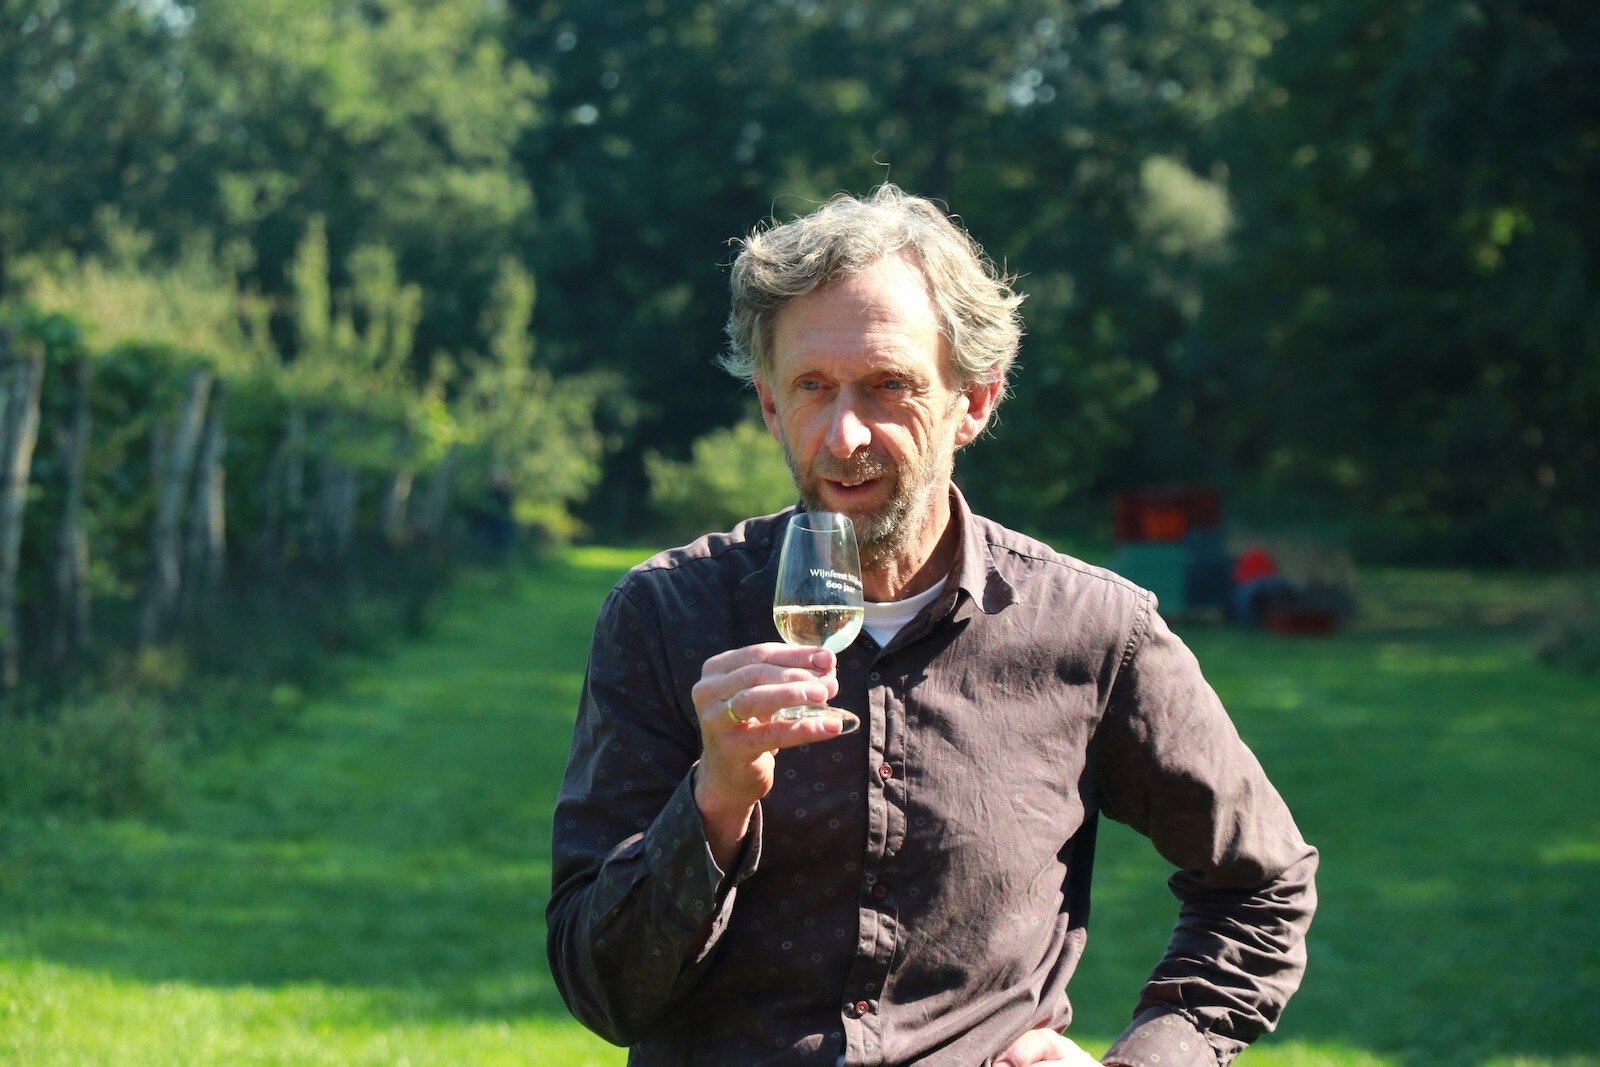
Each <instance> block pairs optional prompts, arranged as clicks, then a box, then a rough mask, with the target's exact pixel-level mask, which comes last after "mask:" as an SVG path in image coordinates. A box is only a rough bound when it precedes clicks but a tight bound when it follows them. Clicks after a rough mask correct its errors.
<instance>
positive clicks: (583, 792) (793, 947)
mask: <svg viewBox="0 0 1600 1067" xmlns="http://www.w3.org/2000/svg"><path fill="white" fill-rule="evenodd" d="M952 502H953V506H954V508H955V513H956V521H957V522H959V523H960V525H961V549H960V553H959V556H958V560H957V563H956V569H955V571H954V573H953V575H952V580H951V581H949V582H947V583H946V591H945V593H944V594H943V595H942V596H941V597H940V598H939V599H938V600H937V601H936V602H935V603H934V604H933V605H932V606H930V607H929V608H927V609H925V610H924V611H923V612H922V614H921V615H919V616H918V617H917V618H916V619H915V620H913V621H912V622H911V623H910V624H908V625H907V626H906V627H905V628H904V629H903V630H902V631H901V632H900V633H899V635H898V636H896V637H895V638H894V639H893V640H892V641H891V642H890V644H889V646H888V647H887V648H879V647H877V646H876V645H875V644H874V642H873V641H872V639H871V638H870V637H868V636H867V635H865V634H863V635H862V636H861V637H859V638H857V640H856V642H855V643H854V644H853V645H852V646H851V647H850V648H848V649H846V650H845V651H844V652H843V653H841V654H840V657H839V683H840V688H839V696H838V698H837V699H836V700H835V701H834V703H836V704H837V705H839V706H841V707H845V708H849V709H850V710H852V711H854V712H856V713H857V714H858V715H860V716H861V720H862V724H863V726H862V729H861V730H860V731H859V732H857V733H854V734H849V735H845V736H843V737H840V738H836V739H834V740H831V741H827V742H824V743H820V744H815V745H809V746H803V747H801V748H797V749H788V750H785V751H783V752H780V753H779V754H778V762H777V783H776V785H775V786H774V787H773V790H772V792H771V793H770V794H769V795H768V796H767V797H766V798H765V799H764V800H763V801H762V802H761V804H760V806H759V807H758V809H757V814H756V819H755V821H754V823H753V826H752V830H751V839H750V841H749V842H748V844H747V846H746V849H745V852H744V854H743V857H742V858H741V860H740V862H739V863H738V865H737V867H736V869H735V870H733V871H730V872H726V873H725V872H722V871H720V870H718V868H717V866H716V864H715V863H714V862H713V861H712V858H711V855H710V850H709V848H708V846H707V844H706V840H705V833H704V830H703V828H702V826H701V824H700V819H699V813H698V810H697V808H696V807H695V803H694V797H693V792H692V788H691V777H692V773H693V770H694V766H695V761H696V760H697V758H698V757H699V754H700V735H699V729H698V722H697V720H696V716H695V710H694V704H693V701H692V699H691V696H690V690H691V688H692V687H693V685H694V684H695V682H696V681H697V680H698V679H699V677H700V671H701V667H702V665H703V664H704V662H705V660H706V659H707V658H709V657H710V656H712V655H714V654H716V653H718V652H721V651H723V650H725V649H730V648H735V647H741V646H744V645H750V644H755V643H757V642H762V641H772V640H776V639H777V632H776V630H775V628H774V626H773V622H772V591H773V586H774V582H775V575H776V567H777V545H778V537H779V533H780V531H781V530H782V526H783V517H782V516H777V517H768V518H762V519H753V520H751V521H749V522H746V523H742V524H741V525H740V526H739V527H738V528H736V529H735V530H734V531H733V532H732V533H731V534H718V535H713V536H710V537H707V538H702V539H701V540H699V541H697V542H695V543H694V544H693V545H690V546H688V547H686V548H682V549H678V550H674V551H671V552H666V553H663V554H661V555H659V556H656V557H655V558H654V559H651V560H649V561H648V562H646V563H644V564H641V565H640V566H639V567H637V568H635V569H634V570H633V571H631V572H630V573H629V574H628V575H627V576H626V577H625V578H623V579H622V581H621V582H619V583H618V585H617V586H616V588H615V589H614V590H613V591H612V593H611V595H610V597H609V598H608V599H607V601H606V604H605V606H604V608H603V610H602V612H601V615H600V621H599V623H598V625H597V627H596V632H595V637H594V644H593V647H592V650H591V654H590V660H589V667H588V674H587V679H586V682H585V685H584V690H583V698H582V704H581V706H580V708H579V712H578V720H577V726H576V731H575V733H574V736H573V743H572V753H571V757H570V761H569V764H568V768H567V774H566V780H565V781H564V782H563V784H562V788H561V794H560V798H559V801H558V804H557V807H556V813H555V820H554V871H553V892H552V895H551V899H550V906H549V911H548V916H547V918H548V922H549V952H550V962H551V966H552V969H553V972H554V974H555V978H556V982H557V984H558V986H559V987H560V989H561V992H562V995H563V996H564V997H565V999H566V1001H567V1004H568V1006H569V1007H570V1008H571V1009H572V1011H573V1013H574V1014H575V1015H577V1017H578V1018H579V1019H580V1020H582V1021H583V1022H584V1023H585V1024H586V1025H588V1026H589V1027H591V1028H592V1029H593V1030H595V1031H596V1032H597V1033H599V1034H600V1035H602V1036H603V1037H605V1038H607V1039H608V1040H611V1041H613V1042H616V1043H617V1044H625V1045H630V1046H631V1047H632V1051H631V1054H630V1056H629V1063H630V1064H638V1065H649V1067H656V1065H663V1067H665V1065H694V1067H742V1065H750V1064H772V1065H777V1064H818V1065H825V1067H831V1065H833V1064H834V1063H836V1062H840V1058H841V1056H842V1057H843V1059H842V1062H844V1063H847V1064H852V1065H854V1064H895V1065H898V1064H937V1065H947V1064H948V1065H955V1064H968V1065H978V1064H986V1063H988V1062H989V1061H990V1059H991V1058H992V1057H993V1056H995V1055H998V1054H999V1053H1000V1052H1001V1051H1003V1050H1004V1049H1005V1048H1006V1047H1007V1046H1008V1045H1009V1044H1010V1043H1011V1042H1012V1041H1013V1040H1015V1039H1016V1038H1017V1037H1018V1036H1019V1035H1020V1034H1022V1033H1023V1032H1024V1031H1027V1030H1029V1029H1033V1028H1036V1027H1041V1026H1049V1027H1053V1028H1056V1029H1060V1028H1063V1027H1065V1026H1066V1025H1067V1023H1068V1022H1070V1021H1071V1017H1072V1010H1071V1006H1070V1005H1069V1003H1068V1000H1067V993H1066V990H1067V982H1068V980H1069V979H1070V978H1071V977H1072V973H1073V970H1074V969H1075V968H1076V966H1077V963H1078V960H1079V958H1080V957H1081V955H1082V952H1083V946H1084V939H1085V936H1086V928H1085V924H1086V921H1087V916H1088V901H1089V892H1088V890H1089V885H1088V876H1089V861H1090V859H1091V858H1092V855H1093V828H1094V817H1095V815H1096V813H1098V812H1104V813H1105V814H1106V815H1108V816H1110V817H1111V818H1114V819H1118V820H1120V821H1122V822H1125V823H1128V824H1129V825H1131V826H1133V827H1134V828H1135V829H1137V830H1139V831H1140V832H1141V833H1143V834H1145V835H1147V836H1148V837H1149V838H1150V839H1151V841H1152V842H1154V844H1155V846H1156V848H1157V849H1158V850H1159V851H1160V853H1161V854H1162V855H1163V856H1164V857H1166V859H1168V860H1169V861H1170V862H1171V863H1173V864H1174V865H1175V866H1176V867H1177V868H1178V869H1179V870H1178V873H1177V874H1175V875H1174V876H1173V877H1172V879H1171V886H1172V889H1173V892H1174V893H1175V894H1176V896H1177V897H1178V900H1179V916H1178V922H1177V926H1176V929H1175V931H1174V933H1173V937H1172V941H1171V943H1170V945H1169V947H1168V949H1167V953H1166V955H1165V957H1164V958H1163V959H1162V960H1161V961H1160V962H1159V964H1157V966H1156V968H1155V971H1154V973H1153V974H1152V975H1151V978H1150V980H1149V983H1148V984H1147V985H1146V986H1145V988H1144V991H1143V995H1142V996H1141V997H1140V999H1139V1001H1138V1005H1137V1007H1136V1008H1135V1018H1134V1023H1133V1025H1132V1026H1130V1028H1129V1029H1128V1031H1127V1032H1126V1033H1124V1035H1123V1036H1122V1038H1121V1039H1119V1041H1118V1042H1117V1044H1116V1045H1115V1046H1113V1048H1112V1050H1111V1051H1110V1052H1109V1053H1108V1054H1107V1057H1106V1059H1107V1062H1119V1063H1128V1064H1135V1065H1143V1064H1157V1063H1159V1064H1160V1065H1161V1067H1179V1065H1189V1064H1195V1065H1200V1064H1204V1065H1208V1067H1209V1065H1214V1064H1217V1063H1219V1062H1221V1063H1226V1062H1227V1061H1228V1060H1229V1059H1231V1058H1232V1056H1233V1055H1234V1054H1235V1053H1237V1052H1238V1050H1239V1049H1241V1048H1243V1047H1244V1046H1245V1045H1246V1044H1247V1043H1248V1042H1250V1041H1251V1040H1252V1039H1253V1038H1255V1037H1256V1036H1257V1035H1259V1034H1260V1033H1261V1032H1263V1031H1264V1030H1267V1029H1270V1028H1271V1027H1272V1026H1273V1024H1274V1023H1275V1021H1276V1019H1277V1017H1278V1014H1279V1012H1280V1011H1281V1010H1282V1008H1283V1004H1284V1002H1285V1001H1286V1000H1287V999H1288V998H1289V995H1290V994H1291V993H1292V992H1293V991H1294V989H1295V988H1296V987H1297V986H1298V984H1299V981H1300V976H1301V973H1302V971H1303V969H1304V966H1305V950H1304V937H1305V931H1306V928H1307V926H1308V925H1309V924H1310V921H1311V913H1312V910H1313V908H1314V906H1315V900H1314V890H1313V888H1312V875H1313V872H1314V870H1315V868H1316V852H1315V850H1314V849H1312V848H1311V847H1310V846H1308V845H1307V844H1306V843H1305V841H1304V840H1302V839H1301V836H1300V834H1299V832H1298V830H1296V828H1295V825H1294V821H1293V819H1292V818H1291V817H1290V815H1289V812H1288V810H1287V809H1286V808H1285V806H1284V804H1283V801H1282V800H1281V799H1280V798H1279V796H1278V794H1277V792H1276V791H1275V790H1274V789H1273V787H1272V785H1271V784H1270V783H1269V782H1268V781H1267V778H1266V776H1265V774H1263V773H1262V770H1261V767H1260V765H1259V764H1258V763H1257V762H1256V760H1255V758H1254V756H1253V755H1252V754H1251V753H1250V751H1249V749H1248V748H1246V747H1245V745H1244V744H1243V743H1242V742H1241V741H1240V740H1239V737H1238V734H1237V733H1236V732H1235V731H1234V728H1233V725H1232V724H1231V722H1230V721H1229V720H1228V717H1227V715H1226V713H1225V712H1224V711H1223V709H1222V706H1221V704H1220V703H1219V701H1218V700H1217V697H1216V695H1215V694H1214V693H1213V692H1212V690H1211V688H1210V687H1209V686H1208V685H1207V684H1206V683H1205V681H1204V680H1203V679H1202V677H1201V674H1200V670H1199V667H1198V666H1197V664H1196V663H1195V660H1194V657H1193V656H1192V655H1191V654H1190V652H1189V651H1188V649H1187V648H1186V647H1184V645H1183V644H1182V643H1181V642H1180V641H1179V640H1178V639H1177V638H1176V637H1175V636H1173V634H1172V633H1171V632H1170V631H1169V630H1168V629H1167V627H1166V625H1165V624H1164V623H1163V622H1162V620H1161V618H1160V616H1159V615H1158V614H1157V613H1156V605H1155V601H1154V598H1153V597H1152V596H1151V595H1150V594H1149V593H1147V592H1144V591H1142V590H1140V589H1138V588H1136V587H1135V586H1133V585H1131V584H1130V583H1128V582H1127V581H1124V580H1123V579H1121V578H1119V577H1117V576H1115V575H1113V574H1111V573H1109V572H1107V571H1104V570H1100V569H1098V568H1095V567H1090V566H1088V565H1086V564H1084V563H1080V562H1078V561H1076V560H1073V559H1071V558H1068V557H1066V556H1063V555H1060V554H1059V553H1056V552H1054V551H1053V550H1051V549H1050V548H1048V547H1047V546H1045V545H1043V544H1040V543H1038V542H1036V541H1033V540H1030V539H1028V538H1025V537H1023V536H1021V535H1019V534H1016V533H1013V532H1011V531H1009V530H1006V529H1005V528H1003V527H1001V526H998V525H997V524H995V523H992V522H989V521H988V520H986V519H983V518H980V517H977V516H974V515H972V514H971V512H970V511H969V510H968V509H967V507H966V505H965V503H964V501H962V500H961V498H960V494H959V493H954V494H952ZM1132 992H1133V991H1132V990H1130V991H1129V994H1130V999H1131V998H1132Z"/></svg>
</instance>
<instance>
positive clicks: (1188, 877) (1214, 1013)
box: [1092, 594, 1317, 1067]
mask: <svg viewBox="0 0 1600 1067" xmlns="http://www.w3.org/2000/svg"><path fill="white" fill-rule="evenodd" d="M1092 754H1093V757H1094V765H1095V767H1096V768H1097V769H1096V774H1095V784H1096V788H1097V790H1098V792H1099V795H1100V801H1101V806H1102V808H1103V810H1104V811H1105V812H1106V814H1107V815H1109V816H1111V817H1112V818H1114V819H1117V820H1118V821H1120V822H1124V823H1127V824H1128V825H1130V826H1132V827H1133V828H1134V829H1136V830H1138V831H1139V832H1140V833H1142V834H1144V835H1145V836H1147V837H1149V838H1150V840H1151V842H1152V843H1153V844H1154V845H1155V847H1156V850H1157V851H1158V852H1160V853H1161V855H1162V856H1163V857H1165V858H1166V859H1167V860H1168V861H1169V862H1171V863H1172V864H1173V865H1174V866H1176V867H1177V868H1178V871H1177V873H1176V874H1174V875H1173V876H1172V878H1171V879H1170V882H1169V885H1170V887H1171V889H1172V892H1173V894H1174V896H1176V897H1177V899H1178V904H1179V907H1178V921H1177V925H1176V927H1175V929H1174V930H1173V934H1172V939H1171V941H1170V942H1169V943H1168V946H1167V951H1166V954H1165V955H1164V957H1163V958H1162V960H1161V961H1160V963H1159V964H1157V966H1156V968H1155V970H1154V972H1153V973H1152V974H1151V975H1150V978H1149V981H1148V982H1147V983H1146V985H1145V987H1144V990H1143V994H1142V995H1141V997H1140V1000H1139V1005H1138V1007H1137V1008H1136V1009H1135V1013H1134V1020H1133V1023H1132V1025H1131V1026H1130V1027H1129V1028H1128V1029H1127V1030H1126V1031H1125V1032H1124V1033H1123V1035H1122V1036H1121V1037H1120V1038H1119V1039H1118V1040H1117V1042H1116V1043H1115V1044H1113V1045H1112V1047H1111V1049H1110V1050H1109V1051H1108V1052H1107V1053H1106V1055H1105V1058H1104V1059H1105V1062H1106V1063H1108V1064H1123V1065H1128V1067H1145V1065H1152V1067H1153V1065H1156V1064H1159V1065H1160V1067H1173V1065H1182V1067H1190V1065H1194V1067H1200V1065H1205V1067H1211V1065H1216V1064H1223V1065H1225V1064H1227V1063H1228V1062H1230V1061H1231V1060H1232V1059H1233V1058H1234V1056H1236V1055H1237V1054H1238V1053H1239V1051H1240V1050H1242V1049H1243V1048H1245V1047H1246V1046H1247V1045H1248V1044H1249V1043H1250V1042H1251V1041H1253V1040H1255V1038H1257V1037H1258V1036H1260V1035H1261V1034H1262V1033H1265V1032H1267V1031H1269V1030H1271V1029H1272V1028H1273V1027H1274V1026H1275V1025H1276V1024H1277V1021H1278V1017H1279V1016H1280V1014H1281V1013H1282V1011H1283V1007H1284V1004H1285V1003H1286V1002H1287V1001H1288V999H1289V997H1290V996H1291V995H1292V994H1293V993H1294V991H1295V990H1296V989H1297V988H1298V987H1299V984H1300V979H1301V976H1302V975H1303V974H1304V971H1305V965H1306V952H1305V936H1306V931H1307V929H1308V928H1309V926H1310V924H1311V916H1312V912H1313V911H1314V910H1315V908H1316V889H1315V885H1314V881H1313V878H1314V875H1315V872H1316V867H1317V852H1316V850H1315V849H1314V848H1312V847H1311V846H1310V845H1308V844H1306V842H1305V840H1304V839H1303V838H1302V837H1301V836H1300V832H1299V830H1298V829H1297V828H1296V826H1295V824H1294V819H1293V817H1292V816H1291V815H1290V814H1289V810H1288V807H1287V806H1286V805H1285V804H1284V802H1283V799H1282V797H1280V796H1279V795H1278V792H1277V790H1276V789H1274V788H1273V786H1272V783H1271V782H1269V781H1268V780H1267V776H1266V774H1265V772H1264V771H1263V770H1262V769H1261V765H1260V763H1258V762H1257V760H1256V758H1255V756H1254V754H1253V753H1251V751H1250V749H1249V748H1247V747H1246V746H1245V744H1244V742H1243V741H1242V740H1240V738H1239V735H1238V733H1237V731H1236V730H1235V729H1234V726H1233V723H1232V722H1231V721H1230V720H1229V718H1228V716H1227V713H1226V712H1225V711H1224V710H1223V708H1222V704H1221V701H1220V700H1218V698H1217V696H1216V694H1215V693H1214V692H1213V691H1212V689H1211V687H1210V686H1209V685H1208V684H1207V683H1206V682H1205V680H1204V679H1203V678H1202V676H1201V673H1200V668H1199V664H1198V663H1197V662H1196V661H1195V658H1194V656H1193V654H1192V653H1191V652H1190V651H1189V650H1188V648H1187V647H1186V646H1185V645H1184V644H1183V643H1182V642H1181V641H1179V640H1178V638H1177V637H1176V636H1175V635H1173V633H1172V632H1171V631H1170V630H1169V629H1168V628H1167V626H1166V624H1165V623H1164V622H1163V621H1162V620H1161V617H1160V616H1159V615H1158V614H1157V613H1156V611H1155V604H1154V598H1152V597H1149V595H1148V594H1145V595H1144V597H1143V600H1142V606H1141V608H1140V609H1139V614H1138V619H1137V622H1136V625H1135V627H1134V635H1133V637H1132V639H1131V640H1130V642H1129V646H1128V651H1127V654H1126V656H1125V659H1124V663H1123V667H1122V669H1121V670H1120V671H1119V673H1118V677H1117V679H1116V681H1115V682H1114V683H1113V686H1112V691H1111V694H1110V698H1109V700H1108V702H1107V707H1106V714H1105V716H1104V718H1103V719H1102V721H1101V724H1100V726H1099V728H1098V729H1097V731H1096V733H1095V738H1094V741H1093V742H1092Z"/></svg>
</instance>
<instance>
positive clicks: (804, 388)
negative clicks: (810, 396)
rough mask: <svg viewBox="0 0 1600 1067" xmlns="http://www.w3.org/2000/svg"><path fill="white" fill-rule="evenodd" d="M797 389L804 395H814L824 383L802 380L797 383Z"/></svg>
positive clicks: (809, 379)
mask: <svg viewBox="0 0 1600 1067" xmlns="http://www.w3.org/2000/svg"><path fill="white" fill-rule="evenodd" d="M795 388H796V389H799V390H800V391H801V392H803V393H814V392H816V391H817V390H818V389H821V388H822V383H821V382H819V381H817V380H816V379H815V378H801V379H800V380H799V381H798V382H796V383H795Z"/></svg>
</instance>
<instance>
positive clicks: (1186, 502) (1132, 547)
mask: <svg viewBox="0 0 1600 1067" xmlns="http://www.w3.org/2000/svg"><path fill="white" fill-rule="evenodd" d="M1113 508H1114V510H1113V520H1114V527H1115V533H1116V539H1117V549H1116V553H1115V555H1114V556H1113V557H1112V560H1111V569H1112V570H1114V571H1116V572H1117V573H1118V574H1120V575H1122V576H1123V577H1124V578H1127V579H1128V580H1129V581H1131V582H1133V583H1135V584H1137V585H1141V586H1143V587H1144V588H1146V589H1148V590H1150V591H1151V592H1152V593H1154V594H1155V595H1156V597H1157V598H1158V599H1159V600H1160V602H1161V610H1162V613H1163V614H1165V615H1194V614H1207V615H1209V614H1218V615H1220V614H1221V613H1222V612H1224V611H1225V610H1226V608H1227V603H1228V594H1229V591H1230V588H1231V579H1230V577H1229V570H1228V568H1229V560H1228V552H1227V545H1226V543H1225V538H1224V535H1223V529H1222V502H1221V499H1220V498H1219V497H1218V495H1217V494H1216V493H1215V492H1214V491H1212V490H1209V489H1165V490H1141V491H1138V492H1127V493H1120V494H1118V495H1117V497H1116V500H1115V501H1114V503H1113Z"/></svg>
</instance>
